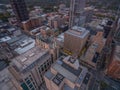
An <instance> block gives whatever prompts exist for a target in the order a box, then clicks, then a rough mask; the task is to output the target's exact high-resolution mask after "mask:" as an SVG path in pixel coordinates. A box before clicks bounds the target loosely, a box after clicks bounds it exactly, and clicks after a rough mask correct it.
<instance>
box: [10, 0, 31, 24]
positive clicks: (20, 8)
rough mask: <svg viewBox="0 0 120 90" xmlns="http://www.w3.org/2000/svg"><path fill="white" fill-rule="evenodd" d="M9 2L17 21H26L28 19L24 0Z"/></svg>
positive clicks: (11, 0)
mask: <svg viewBox="0 0 120 90" xmlns="http://www.w3.org/2000/svg"><path fill="white" fill-rule="evenodd" d="M10 2H11V5H12V8H13V11H14V13H15V15H16V17H17V20H18V22H22V21H26V20H28V19H29V15H28V11H27V7H26V4H25V1H24V0H10Z"/></svg>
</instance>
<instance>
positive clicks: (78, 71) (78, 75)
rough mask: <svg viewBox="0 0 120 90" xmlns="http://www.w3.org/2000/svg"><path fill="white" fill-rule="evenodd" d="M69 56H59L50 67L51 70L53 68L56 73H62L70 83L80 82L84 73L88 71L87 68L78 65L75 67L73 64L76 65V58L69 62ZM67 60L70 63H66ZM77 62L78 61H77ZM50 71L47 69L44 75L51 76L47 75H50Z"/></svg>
mask: <svg viewBox="0 0 120 90" xmlns="http://www.w3.org/2000/svg"><path fill="white" fill-rule="evenodd" d="M70 58H71V57H70V56H68V57H65V58H64V59H61V58H59V59H58V61H57V62H56V63H54V64H53V66H52V67H51V68H52V69H53V70H55V71H56V72H57V73H59V74H60V75H62V76H63V77H64V78H66V79H68V80H70V81H71V82H72V83H75V82H76V83H79V84H81V83H82V81H83V79H84V77H85V75H86V73H87V72H88V70H87V68H85V67H83V66H81V65H78V66H79V67H78V68H75V66H77V65H76V64H75V63H76V62H77V60H75V62H70V61H69V59H70ZM68 62H70V63H71V64H72V65H73V66H72V65H70V64H67V63H68ZM78 63H79V62H78ZM50 73H52V71H49V72H47V73H46V74H45V76H46V77H47V78H49V79H51V78H52V76H51V77H50V76H48V74H49V75H52V74H50Z"/></svg>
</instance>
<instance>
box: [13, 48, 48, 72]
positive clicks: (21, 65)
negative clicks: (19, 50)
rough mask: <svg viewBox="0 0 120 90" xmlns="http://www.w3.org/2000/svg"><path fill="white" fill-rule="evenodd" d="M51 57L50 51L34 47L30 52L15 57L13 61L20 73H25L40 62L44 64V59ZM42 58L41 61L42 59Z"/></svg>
mask: <svg viewBox="0 0 120 90" xmlns="http://www.w3.org/2000/svg"><path fill="white" fill-rule="evenodd" d="M48 56H49V52H48V50H43V49H40V48H39V47H37V46H36V47H34V48H32V49H30V50H29V51H27V52H25V53H23V54H21V55H19V56H17V57H15V58H14V59H13V60H12V61H13V65H15V67H16V68H17V70H19V71H24V70H25V69H26V68H28V67H29V66H30V65H32V64H33V65H35V64H37V63H38V61H41V63H42V62H44V59H45V58H47V57H48ZM40 58H41V59H40Z"/></svg>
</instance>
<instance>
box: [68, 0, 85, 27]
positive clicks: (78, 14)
mask: <svg viewBox="0 0 120 90" xmlns="http://www.w3.org/2000/svg"><path fill="white" fill-rule="evenodd" d="M84 7H85V0H71V3H70V20H69V22H70V23H69V27H70V28H71V27H72V26H74V25H77V26H81V24H82V23H84V22H83V21H84V20H85V16H83V15H82V14H83V12H84Z"/></svg>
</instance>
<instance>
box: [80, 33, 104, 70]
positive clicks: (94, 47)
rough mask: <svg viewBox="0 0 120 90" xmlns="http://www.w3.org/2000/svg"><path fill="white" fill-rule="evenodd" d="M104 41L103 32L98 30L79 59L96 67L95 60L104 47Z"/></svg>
mask: <svg viewBox="0 0 120 90" xmlns="http://www.w3.org/2000/svg"><path fill="white" fill-rule="evenodd" d="M105 42H106V39H105V38H104V36H103V32H98V33H97V34H96V36H93V37H92V38H91V43H90V45H89V46H88V48H87V50H86V52H85V53H84V54H83V55H82V56H81V60H82V61H83V62H84V63H85V64H87V65H88V66H90V67H91V68H94V69H96V66H97V61H98V58H99V55H100V54H101V52H102V50H103V48H104V45H105Z"/></svg>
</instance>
